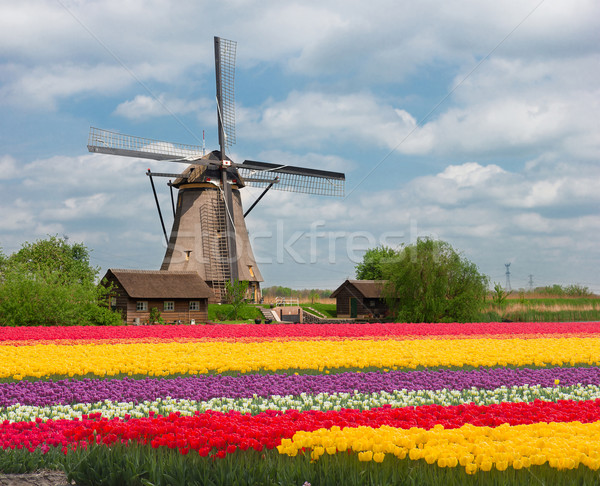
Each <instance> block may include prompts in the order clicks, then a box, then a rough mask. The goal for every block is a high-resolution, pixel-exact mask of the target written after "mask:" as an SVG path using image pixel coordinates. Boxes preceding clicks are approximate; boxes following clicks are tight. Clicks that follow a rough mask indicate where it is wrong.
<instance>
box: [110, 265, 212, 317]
mask: <svg viewBox="0 0 600 486" xmlns="http://www.w3.org/2000/svg"><path fill="white" fill-rule="evenodd" d="M105 279H106V280H105ZM103 282H106V283H105V284H106V285H110V284H111V283H112V284H113V289H114V291H113V293H112V294H111V297H110V305H111V308H112V309H114V310H119V311H121V314H122V316H123V321H125V322H126V323H127V324H147V323H149V317H150V311H151V310H152V309H153V308H156V309H157V310H158V311H159V312H160V314H161V317H162V319H163V320H164V321H165V322H166V323H174V322H175V323H185V324H190V323H193V322H206V321H207V320H208V300H209V299H212V298H213V292H212V290H211V289H210V288H209V287H208V285H207V284H206V282H205V281H204V280H202V278H200V275H198V272H176V271H164V270H120V269H109V270H108V271H107V272H106V275H105V276H104V279H103Z"/></svg>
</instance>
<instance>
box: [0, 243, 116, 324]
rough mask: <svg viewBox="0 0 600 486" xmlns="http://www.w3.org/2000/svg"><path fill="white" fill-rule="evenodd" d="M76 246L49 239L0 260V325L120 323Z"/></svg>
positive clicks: (82, 251) (82, 250) (83, 249)
mask: <svg viewBox="0 0 600 486" xmlns="http://www.w3.org/2000/svg"><path fill="white" fill-rule="evenodd" d="M98 272H99V269H98V268H95V267H92V266H91V265H90V261H89V252H88V250H87V248H86V247H85V246H84V245H82V244H81V243H74V244H69V242H68V239H67V238H66V237H65V238H58V237H57V236H51V237H49V238H48V239H45V240H39V241H36V242H35V243H24V244H23V247H22V248H21V250H19V251H18V252H16V253H14V254H12V255H10V256H9V257H5V256H4V255H3V256H2V257H1V258H0V325H4V326H38V325H44V326H52V325H62V326H70V325H89V324H97V325H105V324H120V323H121V316H120V315H119V314H118V313H115V312H113V311H111V310H110V309H109V307H108V294H109V292H110V289H107V288H105V287H103V286H102V285H97V283H96V278H97V275H98Z"/></svg>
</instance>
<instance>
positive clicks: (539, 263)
mask: <svg viewBox="0 0 600 486" xmlns="http://www.w3.org/2000/svg"><path fill="white" fill-rule="evenodd" d="M599 19H600V4H598V2H594V1H583V0H575V1H566V0H564V1H563V0H554V1H552V0H545V1H541V2H540V1H539V0H535V1H508V2H497V1H475V0H473V1H456V2H431V1H422V2H408V1H374V2H359V1H341V0H340V1H329V0H324V1H321V2H318V3H317V2H297V1H289V2H278V1H271V0H264V1H251V0H237V1H221V2H206V1H185V0H184V1H179V2H169V1H161V0H155V1H146V2H138V1H127V0H120V1H118V2H117V1H113V0H106V1H102V2H100V1H89V0H78V1H67V0H60V1H57V0H53V1H51V0H47V1H44V0H36V1H33V0H5V1H3V2H1V3H0V214H1V217H0V246H1V247H2V248H3V251H4V252H5V253H7V254H9V253H12V252H13V251H16V250H18V249H19V248H20V247H21V245H22V243H23V242H25V241H34V240H36V239H38V238H44V237H45V236H46V235H48V234H51V235H54V234H58V235H68V236H69V238H70V239H71V240H72V241H81V242H83V243H85V244H86V245H87V246H88V248H90V249H91V250H92V260H93V263H94V264H95V265H97V266H99V267H101V269H102V272H104V271H105V270H106V269H108V268H140V269H156V268H158V267H159V266H160V263H161V261H162V257H163V255H164V251H165V247H164V241H163V236H162V231H161V228H160V223H159V220H158V216H157V213H156V208H155V205H154V200H153V196H152V192H151V189H150V184H149V181H148V179H147V177H146V176H145V175H144V173H145V171H146V169H147V168H151V169H152V170H155V171H169V172H170V171H175V170H178V169H183V168H184V167H185V166H183V165H180V164H173V163H171V164H168V167H165V164H166V163H164V162H163V163H159V162H150V161H147V160H136V159H132V158H122V157H114V156H108V155H100V154H90V153H88V152H87V148H86V144H87V134H88V130H89V127H90V126H96V127H100V128H105V129H111V130H116V131H120V132H123V133H127V134H131V135H136V136H141V137H148V138H156V139H161V140H168V141H172V142H179V143H189V144H201V143H202V133H203V131H204V133H205V136H206V146H207V149H209V150H212V149H215V148H217V147H216V145H217V143H216V142H217V133H216V107H215V102H214V97H215V94H214V93H215V87H214V83H215V81H214V60H213V54H214V51H213V36H215V35H218V36H221V37H224V38H227V39H232V40H235V41H237V43H238V44H237V63H236V130H237V144H236V145H235V146H234V147H233V148H232V151H231V154H230V155H231V157H232V158H233V159H234V160H236V161H239V162H241V161H243V160H244V159H253V160H262V161H267V162H274V163H282V164H291V165H300V166H306V167H313V168H320V169H329V170H335V171H342V172H345V174H346V181H347V183H346V197H345V198H327V197H318V196H306V195H296V194H289V193H284V192H276V191H271V192H270V193H269V194H268V195H267V196H266V197H265V198H264V199H263V200H262V201H261V202H260V203H259V205H258V206H257V207H256V208H255V209H254V210H253V211H252V213H251V214H250V215H249V216H248V218H247V226H248V230H249V233H250V237H251V241H253V248H254V253H255V256H256V258H257V260H258V263H259V266H260V269H261V271H262V274H263V277H264V278H265V282H264V285H265V286H270V285H285V286H290V287H293V288H313V287H318V288H331V289H333V288H336V287H337V286H338V285H339V284H340V283H341V282H343V280H344V279H346V278H352V277H353V276H354V267H355V265H356V263H357V262H358V261H360V259H361V257H362V254H363V253H364V251H365V249H366V248H369V247H372V246H376V245H379V244H387V245H389V246H396V245H401V244H409V243H412V242H414V241H415V240H416V238H418V237H423V236H429V237H434V238H439V239H442V240H445V241H448V242H449V243H451V244H452V245H453V246H454V247H455V248H456V249H457V250H459V251H461V252H462V253H463V255H464V256H465V257H467V258H468V259H470V260H471V261H473V262H474V263H476V264H477V266H478V267H479V269H480V271H481V272H482V273H484V274H486V275H488V276H489V277H490V278H491V281H492V282H499V283H501V284H504V283H505V279H506V277H505V266H504V264H505V263H509V262H510V263H511V267H510V268H511V285H512V287H513V288H519V287H523V288H528V286H529V281H530V277H529V276H530V275H532V280H533V284H534V285H535V286H539V285H549V284H553V283H559V284H580V285H584V286H588V287H589V288H591V289H592V290H595V291H596V292H600V276H599V275H600V272H599V270H600V249H599V248H600V245H598V241H599V239H600V214H599V209H600V191H598V188H597V186H598V181H599V180H600V164H599V155H600V150H599V149H600V122H599V120H600V117H599V116H598V113H599V112H600V85H599V84H598V79H600V55H599V54H600V20H599ZM158 189H159V193H160V198H161V202H162V204H163V208H164V209H165V212H166V209H168V207H169V204H170V199H169V193H168V190H167V187H166V185H164V183H163V181H159V187H158ZM259 194H260V190H259V189H253V188H246V189H244V190H243V200H244V204H245V205H246V207H248V206H249V205H250V204H251V203H252V202H253V200H254V199H255V198H256V197H258V195H259ZM170 224H171V220H169V219H168V218H167V225H168V226H169V227H170Z"/></svg>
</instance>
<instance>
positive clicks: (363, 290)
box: [331, 280, 386, 299]
mask: <svg viewBox="0 0 600 486" xmlns="http://www.w3.org/2000/svg"><path fill="white" fill-rule="evenodd" d="M385 283H386V281H385V280H346V281H345V282H344V283H343V284H342V285H340V286H339V287H338V288H337V289H335V290H334V291H333V293H332V294H331V297H332V298H335V297H336V296H337V295H338V294H339V293H340V292H341V291H342V289H344V288H345V287H349V290H350V292H352V293H354V292H356V293H357V296H361V295H362V296H363V297H366V298H367V299H380V298H381V297H382V291H383V286H384V284H385Z"/></svg>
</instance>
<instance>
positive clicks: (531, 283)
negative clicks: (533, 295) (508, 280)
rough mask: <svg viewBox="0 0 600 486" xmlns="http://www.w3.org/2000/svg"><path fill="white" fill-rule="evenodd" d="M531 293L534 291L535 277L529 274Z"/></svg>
mask: <svg viewBox="0 0 600 486" xmlns="http://www.w3.org/2000/svg"><path fill="white" fill-rule="evenodd" d="M529 291H530V292H531V291H533V275H532V274H529Z"/></svg>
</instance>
